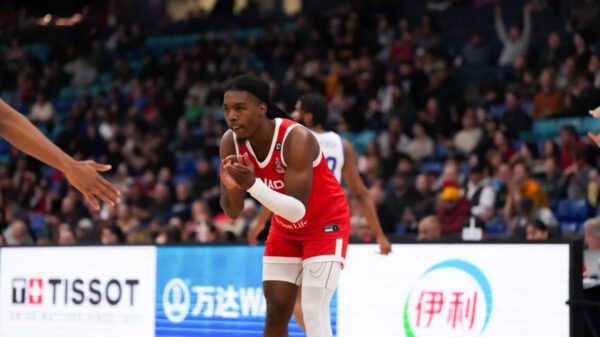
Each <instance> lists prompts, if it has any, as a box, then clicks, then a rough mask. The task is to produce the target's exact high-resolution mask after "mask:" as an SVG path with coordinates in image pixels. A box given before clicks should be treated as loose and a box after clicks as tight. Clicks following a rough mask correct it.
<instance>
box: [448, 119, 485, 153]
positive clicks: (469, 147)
mask: <svg viewBox="0 0 600 337" xmlns="http://www.w3.org/2000/svg"><path fill="white" fill-rule="evenodd" d="M462 126H463V128H462V129H461V130H460V131H458V132H457V133H456V134H455V135H454V147H455V148H456V150H457V151H458V152H459V153H460V154H462V155H463V156H468V155H469V154H471V152H473V150H475V148H476V147H477V145H478V144H479V142H480V141H481V139H482V137H483V131H481V129H480V128H478V127H477V126H476V125H475V116H474V113H473V110H467V111H466V112H465V115H464V116H463V118H462Z"/></svg>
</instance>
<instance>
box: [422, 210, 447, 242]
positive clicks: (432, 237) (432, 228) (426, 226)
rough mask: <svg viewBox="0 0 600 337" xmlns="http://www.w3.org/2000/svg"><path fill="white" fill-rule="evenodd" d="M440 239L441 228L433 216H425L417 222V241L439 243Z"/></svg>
mask: <svg viewBox="0 0 600 337" xmlns="http://www.w3.org/2000/svg"><path fill="white" fill-rule="evenodd" d="M441 238H442V228H441V226H440V222H439V220H438V218H437V217H436V216H435V215H430V216H427V217H425V218H423V219H421V221H419V234H418V235H417V240H418V241H439V240H440V239H441Z"/></svg>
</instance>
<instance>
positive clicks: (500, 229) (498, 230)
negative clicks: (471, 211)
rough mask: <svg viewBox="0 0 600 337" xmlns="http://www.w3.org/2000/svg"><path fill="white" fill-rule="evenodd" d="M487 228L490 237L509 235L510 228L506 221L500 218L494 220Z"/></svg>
mask: <svg viewBox="0 0 600 337" xmlns="http://www.w3.org/2000/svg"><path fill="white" fill-rule="evenodd" d="M485 228H486V230H487V232H488V234H490V235H498V234H506V233H508V226H507V225H506V223H505V222H504V220H502V219H500V218H495V219H492V220H491V221H490V222H488V223H487V224H486V225H485Z"/></svg>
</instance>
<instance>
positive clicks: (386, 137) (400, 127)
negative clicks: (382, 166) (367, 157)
mask: <svg viewBox="0 0 600 337" xmlns="http://www.w3.org/2000/svg"><path fill="white" fill-rule="evenodd" d="M409 141H410V138H409V137H408V136H407V135H406V134H405V133H404V124H403V123H402V120H401V119H400V117H397V116H393V117H391V118H390V121H389V123H388V128H387V130H385V131H383V132H382V133H381V134H380V135H379V136H378V137H377V145H378V148H379V151H381V159H383V160H389V159H390V158H392V157H394V156H395V155H396V153H397V152H398V151H400V150H402V149H405V148H406V147H407V145H408V143H409Z"/></svg>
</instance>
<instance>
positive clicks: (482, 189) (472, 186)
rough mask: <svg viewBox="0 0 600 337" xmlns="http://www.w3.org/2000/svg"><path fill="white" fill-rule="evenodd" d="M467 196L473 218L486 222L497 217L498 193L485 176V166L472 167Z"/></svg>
mask: <svg viewBox="0 0 600 337" xmlns="http://www.w3.org/2000/svg"><path fill="white" fill-rule="evenodd" d="M465 195H466V197H467V200H468V201H469V204H470V205H471V214H472V215H473V216H476V217H477V218H479V219H480V220H482V221H484V222H488V221H490V220H491V219H492V218H493V217H494V216H495V209H494V205H495V202H496V200H495V198H496V193H495V191H494V188H492V186H491V185H490V183H489V181H488V180H487V178H486V176H485V170H484V167H483V165H477V166H473V167H471V169H470V171H469V181H468V183H467V188H466V193H465Z"/></svg>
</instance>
